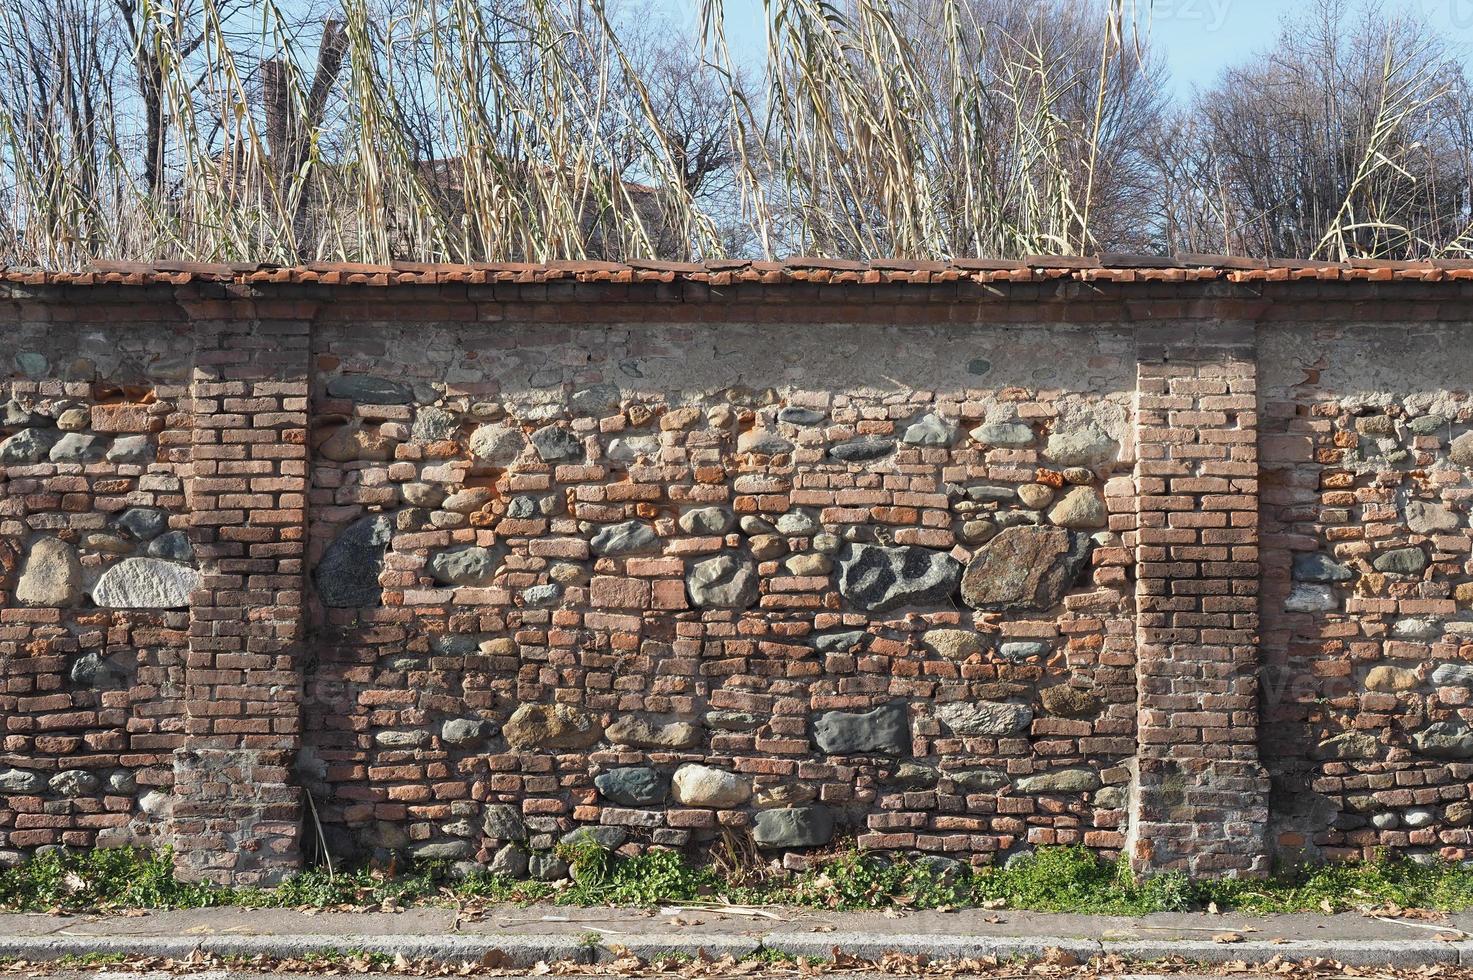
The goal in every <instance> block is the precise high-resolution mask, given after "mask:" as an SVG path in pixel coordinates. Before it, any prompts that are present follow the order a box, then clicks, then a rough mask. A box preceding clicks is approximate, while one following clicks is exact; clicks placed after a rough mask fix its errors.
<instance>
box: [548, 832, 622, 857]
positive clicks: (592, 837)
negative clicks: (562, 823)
mask: <svg viewBox="0 0 1473 980" xmlns="http://www.w3.org/2000/svg"><path fill="white" fill-rule="evenodd" d="M628 839H629V831H627V830H625V829H624V828H623V827H598V826H592V827H589V826H585V827H574V828H573V829H572V830H570V831H568V832H567V833H566V834H563V836H562V837H559V838H558V843H559V844H581V843H583V842H584V841H592V842H593V843H595V844H597V845H598V846H599V847H602V848H603V849H604V850H606V851H617V850H618V849H619V848H621V847H623V846H624V842H625V841H627V840H628Z"/></svg>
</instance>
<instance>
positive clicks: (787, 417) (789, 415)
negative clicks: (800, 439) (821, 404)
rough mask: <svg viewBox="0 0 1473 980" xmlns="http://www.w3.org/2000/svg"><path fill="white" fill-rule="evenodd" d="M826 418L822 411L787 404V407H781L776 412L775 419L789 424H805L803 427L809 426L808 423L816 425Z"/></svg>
mask: <svg viewBox="0 0 1473 980" xmlns="http://www.w3.org/2000/svg"><path fill="white" fill-rule="evenodd" d="M826 418H828V416H827V415H825V414H824V413H823V412H820V411H817V410H815V409H812V408H796V407H793V406H789V407H787V408H784V409H781V410H780V411H779V412H778V413H777V420H778V421H779V422H786V423H788V424H789V425H797V426H805V427H806V426H810V425H817V424H818V423H820V422H822V421H823V420H824V419H826Z"/></svg>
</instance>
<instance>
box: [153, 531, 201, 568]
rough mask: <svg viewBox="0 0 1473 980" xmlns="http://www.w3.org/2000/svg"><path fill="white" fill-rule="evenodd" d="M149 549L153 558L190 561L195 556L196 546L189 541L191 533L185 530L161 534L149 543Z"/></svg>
mask: <svg viewBox="0 0 1473 980" xmlns="http://www.w3.org/2000/svg"><path fill="white" fill-rule="evenodd" d="M147 550H148V553H149V555H150V556H151V557H153V558H167V559H168V560H170V561H190V560H192V559H193V558H194V546H193V545H191V544H190V543H189V535H187V534H186V533H185V532H183V531H170V532H169V533H168V534H161V535H159V536H158V537H156V538H154V539H153V540H152V541H150V542H149V543H148V549H147Z"/></svg>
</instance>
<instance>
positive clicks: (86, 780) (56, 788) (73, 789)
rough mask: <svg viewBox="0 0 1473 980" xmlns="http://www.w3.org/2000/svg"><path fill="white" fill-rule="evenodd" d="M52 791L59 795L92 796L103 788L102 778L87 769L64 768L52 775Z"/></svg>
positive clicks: (50, 784)
mask: <svg viewBox="0 0 1473 980" xmlns="http://www.w3.org/2000/svg"><path fill="white" fill-rule="evenodd" d="M48 785H49V786H50V787H51V791H52V792H53V793H56V794H57V795H59V796H65V797H69V798H75V797H78V796H90V795H91V794H93V793H95V792H97V791H98V790H99V789H101V788H102V780H101V779H98V778H97V775H96V774H95V773H90V772H88V771H87V770H85V769H64V770H62V771H61V772H59V773H57V774H56V775H55V776H52V777H51V781H50V783H48Z"/></svg>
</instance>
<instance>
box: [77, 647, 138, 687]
mask: <svg viewBox="0 0 1473 980" xmlns="http://www.w3.org/2000/svg"><path fill="white" fill-rule="evenodd" d="M70 676H71V678H72V681H73V682H74V683H77V684H81V685H83V686H85V687H93V688H107V687H119V686H121V685H122V682H123V681H124V680H126V679H127V676H128V675H127V672H126V671H125V670H123V669H122V668H121V667H119V666H117V665H116V664H114V663H113V662H112V661H111V660H108V659H107V658H106V657H104V656H103V655H102V654H100V653H98V652H97V651H95V650H93V651H89V652H88V653H84V654H82V655H81V656H80V657H78V658H77V659H76V660H73V661H72V669H71V672H70Z"/></svg>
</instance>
